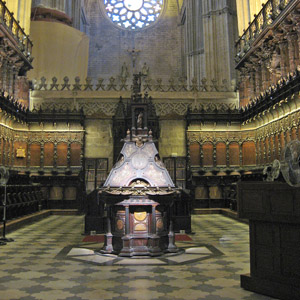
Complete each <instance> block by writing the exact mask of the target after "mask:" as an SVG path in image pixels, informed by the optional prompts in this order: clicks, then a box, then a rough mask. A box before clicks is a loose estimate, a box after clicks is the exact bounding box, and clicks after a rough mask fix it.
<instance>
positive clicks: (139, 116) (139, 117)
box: [136, 112, 143, 128]
mask: <svg viewBox="0 0 300 300" xmlns="http://www.w3.org/2000/svg"><path fill="white" fill-rule="evenodd" d="M136 124H137V128H142V126H143V113H142V112H140V113H139V114H138V117H137V121H136Z"/></svg>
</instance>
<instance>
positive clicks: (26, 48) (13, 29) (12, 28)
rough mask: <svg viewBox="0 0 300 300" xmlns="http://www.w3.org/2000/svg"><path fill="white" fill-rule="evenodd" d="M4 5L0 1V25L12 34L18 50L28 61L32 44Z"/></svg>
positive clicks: (3, 2)
mask: <svg viewBox="0 0 300 300" xmlns="http://www.w3.org/2000/svg"><path fill="white" fill-rule="evenodd" d="M5 4H6V2H5V1H2V0H0V24H1V25H3V26H4V27H5V28H6V30H8V31H9V32H10V33H11V34H12V36H13V37H14V39H15V41H16V42H17V44H18V45H19V49H20V50H21V51H22V53H23V54H24V55H25V57H26V58H27V59H29V58H30V56H31V53H32V46H33V44H32V42H31V40H30V39H29V36H28V35H26V33H25V31H24V29H23V28H21V26H20V24H19V22H18V21H17V20H16V19H15V18H14V14H13V13H12V12H10V11H9V10H8V8H7V7H6V5H5Z"/></svg>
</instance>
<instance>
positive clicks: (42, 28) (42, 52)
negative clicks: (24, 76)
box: [28, 21, 89, 82]
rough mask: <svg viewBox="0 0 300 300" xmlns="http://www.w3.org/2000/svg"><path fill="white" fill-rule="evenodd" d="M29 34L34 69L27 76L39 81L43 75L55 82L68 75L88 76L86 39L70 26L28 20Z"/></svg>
mask: <svg viewBox="0 0 300 300" xmlns="http://www.w3.org/2000/svg"><path fill="white" fill-rule="evenodd" d="M30 36H31V39H32V41H33V43H34V47H33V57H34V60H33V70H31V71H29V72H28V79H32V80H33V79H34V80H39V79H40V78H41V77H42V76H44V77H45V78H47V79H48V80H50V79H51V78H52V77H54V76H55V77H56V78H57V79H58V82H63V78H64V77H65V76H68V77H69V78H70V81H71V80H72V81H73V80H74V78H75V77H76V76H79V77H80V79H81V81H82V82H83V81H84V80H85V78H86V77H87V66H88V54H89V38H88V36H87V35H85V34H84V33H82V32H80V31H79V30H77V29H74V28H72V27H70V26H67V25H64V24H60V23H56V22H45V21H33V22H31V30H30Z"/></svg>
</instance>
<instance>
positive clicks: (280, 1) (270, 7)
mask: <svg viewBox="0 0 300 300" xmlns="http://www.w3.org/2000/svg"><path fill="white" fill-rule="evenodd" d="M296 2H299V1H298V0H269V1H267V2H266V3H265V4H264V5H263V8H262V10H261V11H260V12H259V13H258V15H255V18H254V20H253V21H252V22H251V23H250V25H249V27H248V28H247V29H246V30H245V31H244V33H243V35H242V36H241V37H240V38H239V40H238V41H237V42H236V49H237V55H236V63H237V64H238V63H239V62H240V61H241V60H242V59H243V57H244V56H245V55H246V54H247V53H248V51H249V50H250V49H251V46H252V45H253V43H254V42H255V40H256V38H257V37H258V36H259V35H260V34H261V33H262V32H263V31H264V30H265V29H266V28H267V27H270V26H271V25H272V24H273V23H274V22H275V21H276V20H277V19H278V17H279V16H280V15H281V14H282V13H283V11H284V10H285V9H286V8H287V6H289V5H292V4H293V3H296Z"/></svg>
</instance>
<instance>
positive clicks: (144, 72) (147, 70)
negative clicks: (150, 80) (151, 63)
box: [142, 63, 149, 76]
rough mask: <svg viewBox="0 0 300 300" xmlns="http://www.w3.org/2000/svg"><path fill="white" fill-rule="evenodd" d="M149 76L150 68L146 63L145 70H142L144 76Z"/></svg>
mask: <svg viewBox="0 0 300 300" xmlns="http://www.w3.org/2000/svg"><path fill="white" fill-rule="evenodd" d="M148 74H149V67H148V66H147V64H146V63H144V65H143V68H142V75H144V76H148Z"/></svg>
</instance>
